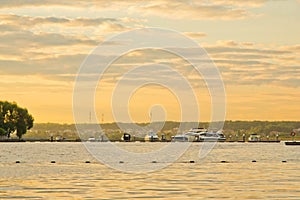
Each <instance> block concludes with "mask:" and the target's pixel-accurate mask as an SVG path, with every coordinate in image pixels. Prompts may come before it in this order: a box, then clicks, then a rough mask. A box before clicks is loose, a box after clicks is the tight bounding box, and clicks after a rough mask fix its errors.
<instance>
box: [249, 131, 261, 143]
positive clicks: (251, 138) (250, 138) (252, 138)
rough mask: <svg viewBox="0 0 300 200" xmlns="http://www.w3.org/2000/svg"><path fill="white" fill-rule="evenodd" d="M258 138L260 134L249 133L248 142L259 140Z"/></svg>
mask: <svg viewBox="0 0 300 200" xmlns="http://www.w3.org/2000/svg"><path fill="white" fill-rule="evenodd" d="M260 140H261V139H260V135H258V134H256V133H253V134H251V135H250V136H249V138H248V142H259V141H260Z"/></svg>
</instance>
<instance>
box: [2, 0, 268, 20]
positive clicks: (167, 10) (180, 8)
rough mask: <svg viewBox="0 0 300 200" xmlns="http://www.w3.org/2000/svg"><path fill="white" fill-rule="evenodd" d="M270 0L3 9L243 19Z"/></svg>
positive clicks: (11, 0)
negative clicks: (72, 9) (70, 9)
mask: <svg viewBox="0 0 300 200" xmlns="http://www.w3.org/2000/svg"><path fill="white" fill-rule="evenodd" d="M266 2H267V0H254V1H250V0H245V1H238V0H229V1H225V0H216V1H212V0H211V1H210V0H208V1H196V0H192V1H173V0H157V1H145V0H142V1H138V0H132V1H122V0H113V1H106V0H92V1H85V0H73V1H59V0H45V1H38V0H23V1H19V0H2V1H1V4H0V9H1V8H2V9H4V8H19V7H36V6H40V7H45V6H47V7H49V6H54V7H55V6H56V7H57V6H59V7H76V8H80V7H81V8H82V7H89V8H91V7H92V8H96V9H97V10H101V9H106V10H115V11H118V10H120V9H122V11H124V12H127V13H138V14H142V15H152V16H153V15H155V16H160V17H168V18H172V19H184V18H188V19H222V20H230V19H243V18H247V17H251V16H253V15H254V14H253V13H250V12H249V11H248V8H252V7H258V6H262V5H263V4H264V3H266Z"/></svg>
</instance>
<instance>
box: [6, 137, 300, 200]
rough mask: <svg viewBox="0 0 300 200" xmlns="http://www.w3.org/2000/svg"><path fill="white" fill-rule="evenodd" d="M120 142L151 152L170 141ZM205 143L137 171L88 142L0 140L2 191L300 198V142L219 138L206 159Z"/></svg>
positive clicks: (11, 195) (60, 195)
mask: <svg viewBox="0 0 300 200" xmlns="http://www.w3.org/2000/svg"><path fill="white" fill-rule="evenodd" d="M98 144H99V145H101V143H98ZM98 144H95V145H98ZM116 145H118V146H119V147H120V148H123V149H126V150H128V151H133V152H147V151H152V150H155V149H159V148H161V147H162V146H163V145H166V144H164V143H119V144H116ZM201 145H202V144H201V143H193V144H192V146H191V147H190V148H189V150H188V151H187V152H186V153H185V154H184V155H183V156H182V157H180V158H179V160H177V161H176V162H175V163H172V164H170V165H169V166H168V167H166V168H163V169H161V170H158V171H155V172H145V173H138V174H132V173H124V172H121V171H117V170H114V169H111V168H109V167H108V166H106V165H104V164H101V163H99V162H97V160H96V159H95V158H93V157H92V156H91V155H90V154H89V153H88V152H87V150H86V149H85V147H84V145H83V144H82V143H46V142H45V143H0V199H134V198H136V199H208V198H216V199H300V146H285V145H284V144H283V143H271V144H267V143H253V144H251V143H219V144H217V145H216V146H215V148H214V149H213V150H212V151H211V152H210V153H209V154H208V155H207V156H206V157H205V158H203V159H200V158H199V156H198V154H199V149H200V148H201ZM16 161H19V162H20V163H16ZM51 161H55V163H51ZM86 161H90V163H86ZM190 161H194V163H190ZM222 161H223V162H222ZM254 161H256V162H254ZM282 161H286V162H282ZM123 162H124V163H118V164H119V165H122V166H124V167H126V166H127V165H128V164H129V163H127V161H126V160H124V161H123ZM159 164H160V163H159V162H157V163H152V162H150V163H148V164H147V165H150V166H151V165H159Z"/></svg>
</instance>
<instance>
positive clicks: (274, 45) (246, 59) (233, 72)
mask: <svg viewBox="0 0 300 200" xmlns="http://www.w3.org/2000/svg"><path fill="white" fill-rule="evenodd" d="M299 22H300V1H299V0H286V1H285V0H243V1H240V0H214V1H212V0H205V1H204V0H203V1H201V0H199V1H196V0H189V1H184V0H180V1H173V0H156V1H143V0H139V1H137V0H131V1H126V2H125V1H121V0H111V1H106V0H91V1H85V0H72V1H58V0H45V1H38V0H23V1H19V0H0V94H1V97H0V100H7V101H14V102H17V103H18V104H19V105H20V106H22V107H26V108H28V110H29V112H30V113H31V114H32V115H33V116H34V118H35V122H38V123H42V122H58V123H74V117H73V102H74V99H73V91H74V87H75V85H76V82H75V81H76V77H77V74H78V71H79V70H80V66H82V64H83V63H84V61H85V59H86V58H87V57H88V56H89V55H90V54H92V52H93V50H95V48H96V47H97V46H98V45H101V44H102V42H105V41H107V40H109V39H110V38H112V37H115V36H117V35H120V34H122V33H124V32H126V31H132V30H137V29H141V28H153V27H155V28H161V29H167V30H173V31H176V32H178V33H180V34H183V35H184V36H185V37H187V38H189V39H191V40H193V41H195V42H196V43H197V44H198V45H199V46H200V47H202V48H203V49H204V50H205V51H206V52H207V54H208V56H209V57H210V59H211V60H212V62H213V63H214V64H215V66H216V67H217V69H218V70H219V72H220V76H221V78H222V81H223V83H224V88H225V93H226V116H225V119H226V120H271V121H274V120H300V106H299V103H300V26H299ZM176 42H177V41H176V39H174V44H176ZM107 45H111V46H113V45H115V47H118V45H120V44H114V43H111V44H107ZM190 52H191V53H190V54H191V55H192V53H194V52H192V51H190ZM199 57H201V55H193V56H192V58H193V59H195V60H197V59H198V60H199V59H200V58H199ZM99 62H101V59H100V60H99ZM162 65H163V66H169V67H171V68H172V69H173V70H170V69H167V68H164V67H162ZM141 66H142V67H141ZM174 71H176V72H178V73H179V74H180V75H182V76H183V77H185V78H186V79H185V80H186V81H188V82H189V83H190V85H191V86H192V90H193V92H194V94H195V98H196V101H197V103H198V104H197V106H196V107H197V109H199V116H198V120H199V121H210V120H211V119H212V109H213V107H214V105H213V103H212V101H211V96H210V95H211V92H212V91H210V89H209V88H208V87H207V83H206V82H205V79H204V78H203V76H201V74H199V73H197V71H195V69H194V68H193V66H192V65H191V64H190V63H187V62H186V61H185V60H184V59H182V58H180V57H178V56H177V55H173V54H171V53H170V52H165V51H162V50H157V49H156V50H153V49H152V50H151V49H148V50H133V51H132V52H128V53H127V54H126V55H122V56H121V57H120V58H118V59H117V60H116V61H114V62H113V63H112V64H111V66H110V67H109V68H108V69H107V71H106V73H105V76H103V78H102V79H101V80H99V83H98V85H97V88H96V90H95V112H96V115H95V116H94V115H93V116H92V117H90V114H89V113H90V112H92V110H91V109H92V106H90V105H85V107H84V109H83V110H82V112H81V113H80V115H81V116H82V118H81V119H80V120H81V122H90V121H92V122H96V121H97V122H113V121H115V120H116V118H114V115H122V113H123V114H124V112H125V111H126V110H127V111H128V113H129V115H130V117H131V120H132V121H134V122H149V121H150V120H151V118H152V117H153V116H156V119H158V120H161V118H160V117H164V118H165V120H174V121H180V120H183V119H182V116H181V115H182V113H183V112H187V113H189V112H190V113H192V111H193V110H195V109H196V107H193V106H191V105H192V104H184V103H183V102H186V101H185V100H180V99H178V94H179V93H180V92H184V91H186V90H185V89H184V88H183V87H180V86H183V84H182V80H181V79H180V78H178V79H177V77H176V75H175V74H174ZM128 72H130V73H129V75H128ZM126 74H127V76H126V77H125V80H126V81H127V82H126V81H123V82H118V81H119V80H124V79H123V78H122V77H123V76H124V75H126ZM152 77H155V78H157V80H159V79H160V80H174V81H176V80H177V82H176V83H175V82H174V83H171V84H173V85H174V86H176V87H175V88H176V89H175V91H174V90H171V89H170V87H167V86H163V85H160V84H146V85H138V86H139V87H136V88H135V89H134V90H133V91H131V96H130V98H129V99H125V98H124V99H125V100H122V99H123V98H122V97H123V96H122V94H123V93H122V92H124V91H126V90H127V89H128V88H129V87H132V86H136V84H137V83H139V82H138V80H140V79H142V80H145V79H147V80H152V79H151V78H152ZM153 80H154V79H153ZM153 80H152V82H153ZM155 80H156V79H155ZM155 80H154V82H155ZM119 83H123V84H124V85H123V86H124V88H127V89H124V90H118V91H119V93H118V94H120V96H118V98H117V97H116V96H114V92H115V91H116V90H115V88H116V85H118V84H119ZM126 86H128V87H126ZM120 91H121V92H120ZM177 93H178V94H177ZM83 95H84V94H83ZM124 95H125V94H124ZM124 97H125V96H124ZM114 98H115V99H114ZM113 101H115V102H113ZM181 101H182V102H181ZM124 102H125V103H127V106H128V107H126V109H125V111H124V107H122V108H121V107H120V108H119V107H118V106H114V105H121V103H124ZM124 105H125V104H124ZM183 110H184V111H183ZM120 113H121V114H120ZM96 116H97V118H96ZM115 117H116V116H115ZM121 118H122V117H121ZM118 119H119V118H118ZM122 119H123V118H122ZM125 121H126V120H125Z"/></svg>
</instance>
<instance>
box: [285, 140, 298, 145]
mask: <svg viewBox="0 0 300 200" xmlns="http://www.w3.org/2000/svg"><path fill="white" fill-rule="evenodd" d="M284 143H285V145H300V141H286V142H284Z"/></svg>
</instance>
